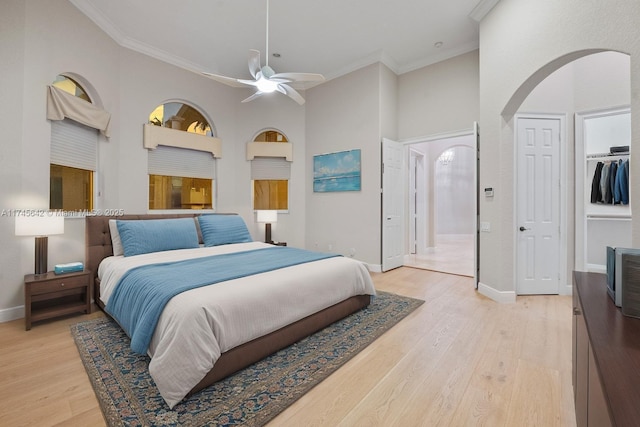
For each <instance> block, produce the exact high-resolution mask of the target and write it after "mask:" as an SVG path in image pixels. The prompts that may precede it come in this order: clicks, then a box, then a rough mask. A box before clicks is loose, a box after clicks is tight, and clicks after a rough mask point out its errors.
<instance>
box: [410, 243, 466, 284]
mask: <svg viewBox="0 0 640 427" xmlns="http://www.w3.org/2000/svg"><path fill="white" fill-rule="evenodd" d="M473 258H474V240H473V234H438V235H437V236H436V246H435V247H432V248H427V249H426V250H425V251H424V253H422V254H420V255H418V254H413V255H405V256H404V265H405V266H407V267H414V268H423V269H425V270H433V271H439V272H441V273H450V274H458V275H460V276H469V277H473V268H474V259H473Z"/></svg>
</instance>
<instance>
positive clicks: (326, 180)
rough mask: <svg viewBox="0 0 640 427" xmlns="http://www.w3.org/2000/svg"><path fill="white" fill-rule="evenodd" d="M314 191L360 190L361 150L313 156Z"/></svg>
mask: <svg viewBox="0 0 640 427" xmlns="http://www.w3.org/2000/svg"><path fill="white" fill-rule="evenodd" d="M313 191H314V192H315V193H325V192H332V191H360V150H350V151H340V152H338V153H329V154H318V155H316V156H313Z"/></svg>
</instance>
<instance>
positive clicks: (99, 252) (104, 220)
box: [85, 213, 200, 303]
mask: <svg viewBox="0 0 640 427" xmlns="http://www.w3.org/2000/svg"><path fill="white" fill-rule="evenodd" d="M198 215H200V214H199V213H193V214H142V215H122V216H87V217H86V218H85V242H86V243H85V268H86V269H87V270H91V272H92V274H93V279H94V280H92V283H97V281H96V280H95V279H96V278H97V277H98V266H99V265H100V262H101V261H102V260H103V259H105V258H106V257H108V256H111V255H113V246H112V245H111V232H110V231H109V220H110V219H141V220H145V219H164V218H193V217H196V216H198ZM98 291H99V290H98V289H97V287H94V292H93V295H94V298H95V300H96V303H98V301H97V299H98V296H99V292H98Z"/></svg>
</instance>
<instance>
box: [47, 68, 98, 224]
mask: <svg viewBox="0 0 640 427" xmlns="http://www.w3.org/2000/svg"><path fill="white" fill-rule="evenodd" d="M51 86H53V87H55V88H58V89H61V90H63V91H64V92H66V93H69V94H71V95H73V96H75V97H77V98H80V99H82V100H83V101H85V102H88V103H89V104H91V99H90V98H89V96H88V95H87V92H86V91H85V90H84V88H82V86H80V84H79V83H78V82H77V81H75V80H73V79H71V78H70V77H67V76H63V75H58V76H57V77H56V79H55V81H54V82H53V83H52V84H51ZM97 153H98V131H97V130H96V129H94V128H92V127H89V126H85V125H83V124H80V123H78V122H77V121H74V120H72V119H69V118H64V119H63V120H54V121H52V122H51V157H50V174H49V208H50V209H56V210H65V211H90V210H92V209H93V208H94V175H95V171H96V169H97Z"/></svg>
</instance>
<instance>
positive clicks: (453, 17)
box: [70, 0, 499, 80]
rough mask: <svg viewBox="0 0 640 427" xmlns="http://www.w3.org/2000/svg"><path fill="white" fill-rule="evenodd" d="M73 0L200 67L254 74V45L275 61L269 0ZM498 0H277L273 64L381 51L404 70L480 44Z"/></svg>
mask: <svg viewBox="0 0 640 427" xmlns="http://www.w3.org/2000/svg"><path fill="white" fill-rule="evenodd" d="M70 1H71V3H73V4H74V5H75V6H76V7H77V8H78V9H80V10H81V11H82V12H83V13H84V14H85V15H87V16H88V17H89V18H90V19H91V20H92V21H94V22H95V23H96V24H97V25H98V26H99V27H100V28H102V29H103V30H104V31H105V32H106V33H107V34H109V35H110V36H111V37H112V38H113V39H114V40H115V41H116V42H117V43H119V44H120V45H122V46H124V47H127V48H130V49H133V50H136V51H139V52H142V53H144V54H147V55H150V56H152V57H155V58H157V59H160V60H162V61H165V62H168V63H171V64H174V65H177V66H179V67H182V68H185V69H188V70H191V71H194V72H200V71H208V72H212V73H216V74H222V75H226V76H230V77H237V78H250V74H249V69H248V66H247V59H248V54H249V49H256V50H259V51H260V52H261V54H262V63H263V64H262V65H264V62H265V46H266V5H267V3H266V0H181V1H175V0H171V1H169V0H135V1H131V0H109V1H105V0H70ZM498 1H499V0H324V1H310V0H270V4H269V8H270V10H269V55H270V56H269V65H270V66H271V67H272V68H273V69H274V70H276V72H310V73H321V74H323V75H324V76H325V77H326V78H327V79H328V80H329V79H332V78H335V77H338V76H341V75H343V74H346V73H348V72H351V71H354V70H356V69H358V68H361V67H363V66H366V65H369V64H372V63H375V62H378V61H380V62H382V63H384V64H385V65H387V66H388V67H389V68H391V69H392V70H393V71H394V72H395V73H396V74H402V73H405V72H408V71H412V70H415V69H418V68H420V67H423V66H426V65H429V64H433V63H436V62H439V61H442V60H444V59H447V58H451V57H454V56H457V55H460V54H463V53H466V52H470V51H472V50H475V49H477V48H478V21H479V20H480V19H481V18H482V17H483V16H484V15H485V14H486V13H487V12H488V11H489V10H491V8H492V7H493V6H494V5H495V4H496V3H497V2H498ZM437 42H442V46H441V47H439V48H438V47H435V46H434V44H435V43H437ZM276 52H277V53H280V55H281V57H280V58H274V57H273V56H271V55H272V54H273V53H276Z"/></svg>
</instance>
